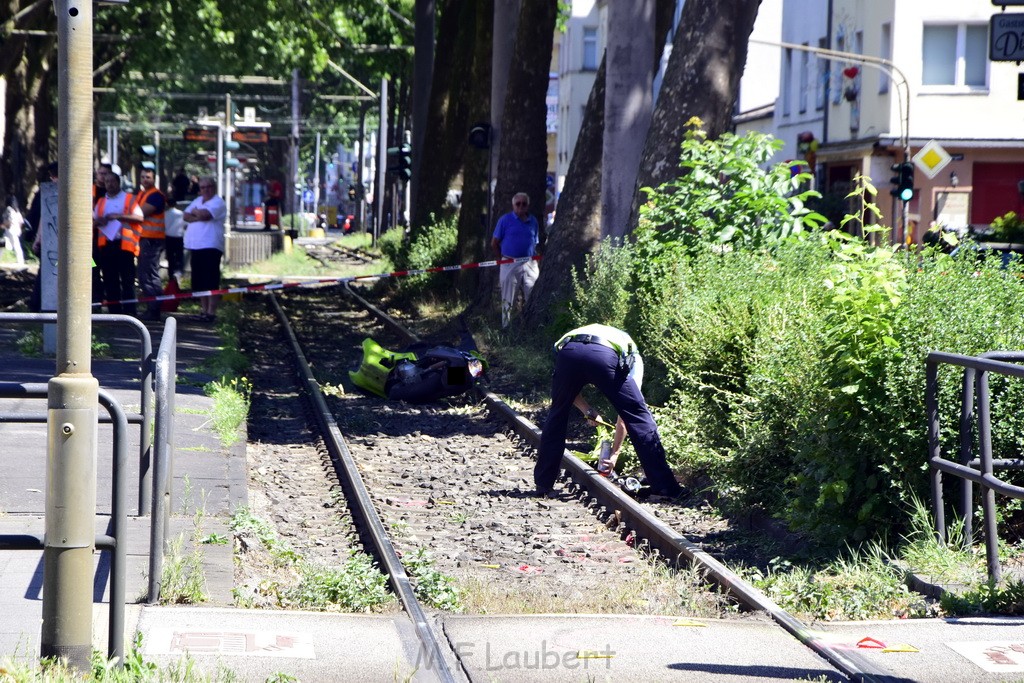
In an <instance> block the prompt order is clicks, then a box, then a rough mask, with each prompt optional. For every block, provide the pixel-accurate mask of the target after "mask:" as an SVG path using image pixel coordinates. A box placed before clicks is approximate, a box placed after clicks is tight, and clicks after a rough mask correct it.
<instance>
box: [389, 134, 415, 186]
mask: <svg viewBox="0 0 1024 683" xmlns="http://www.w3.org/2000/svg"><path fill="white" fill-rule="evenodd" d="M388 171H390V172H392V173H395V174H396V175H398V177H399V178H401V179H402V180H409V179H410V178H412V146H410V145H409V144H408V143H403V144H402V145H401V146H400V147H388Z"/></svg>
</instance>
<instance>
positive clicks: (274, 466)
mask: <svg viewBox="0 0 1024 683" xmlns="http://www.w3.org/2000/svg"><path fill="white" fill-rule="evenodd" d="M262 299H263V297H259V298H253V299H249V300H247V306H246V316H245V317H246V320H245V324H244V325H241V326H240V327H241V329H240V336H241V339H240V345H241V348H242V351H243V352H244V353H245V354H246V356H247V357H248V358H249V361H250V369H249V373H248V376H249V378H250V380H251V381H252V384H253V387H254V390H253V393H252V404H251V408H250V412H249V419H248V425H247V427H248V443H247V447H246V459H247V464H248V470H249V507H250V510H251V511H252V513H253V514H254V515H255V516H257V517H259V518H260V519H263V520H264V521H267V522H269V523H270V524H271V526H272V527H273V528H274V530H275V532H276V534H277V537H278V538H279V539H280V540H282V541H284V542H286V543H287V544H288V545H289V546H290V547H291V548H292V549H293V550H295V551H296V552H297V553H298V554H299V555H301V556H302V557H303V558H304V559H306V560H307V561H309V562H313V563H316V564H320V565H323V566H327V567H333V566H337V565H339V564H340V563H341V562H343V561H344V560H345V559H346V558H347V557H348V555H349V553H350V552H351V551H353V550H361V549H362V547H363V546H362V544H361V543H360V541H359V539H358V537H357V529H356V525H355V523H354V521H353V519H352V517H351V515H350V514H349V510H348V507H347V505H346V502H345V499H344V496H343V495H342V493H341V489H340V486H339V484H338V477H337V474H336V473H335V471H334V463H333V461H332V459H331V456H330V453H329V452H328V451H327V448H326V446H325V445H324V442H323V440H322V439H321V438H320V436H319V434H318V433H317V432H316V430H315V427H314V426H313V425H315V424H316V423H315V422H314V420H313V416H312V414H311V413H310V410H311V408H310V405H309V403H308V400H307V399H306V398H305V397H304V396H303V395H302V393H301V389H300V387H299V384H298V381H297V380H296V376H295V371H294V369H293V366H292V360H291V358H290V355H289V354H287V353H283V350H284V349H286V348H287V346H286V341H285V340H284V338H283V336H282V335H281V330H280V326H279V325H278V323H277V320H276V319H275V318H274V316H273V314H272V313H271V312H270V311H269V310H267V308H266V306H265V305H264V304H265V301H263V300H262ZM236 557H237V558H238V560H239V561H238V562H237V563H236V568H235V584H236V586H237V587H238V588H239V590H240V592H241V593H242V594H243V595H245V596H247V598H248V599H250V600H252V601H253V602H254V603H255V604H258V605H260V604H262V605H264V606H269V601H268V600H267V599H266V598H264V597H261V591H260V590H259V587H260V584H261V583H263V582H265V581H267V580H271V581H284V582H291V580H294V578H295V577H294V576H282V573H284V574H287V572H282V569H281V567H280V563H278V562H275V561H274V558H273V557H271V555H270V554H269V553H268V552H266V550H265V549H264V548H263V547H262V546H261V545H260V544H259V543H258V542H256V540H255V538H253V537H251V536H249V535H242V536H240V538H239V542H238V544H237V546H236Z"/></svg>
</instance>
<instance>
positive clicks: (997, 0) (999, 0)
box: [992, 0, 1024, 7]
mask: <svg viewBox="0 0 1024 683" xmlns="http://www.w3.org/2000/svg"><path fill="white" fill-rule="evenodd" d="M992 4H993V5H999V6H1000V7H1006V6H1007V5H1024V0H992Z"/></svg>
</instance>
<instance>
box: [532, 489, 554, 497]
mask: <svg viewBox="0 0 1024 683" xmlns="http://www.w3.org/2000/svg"><path fill="white" fill-rule="evenodd" d="M536 495H537V497H538V498H558V492H557V491H555V490H554V489H537V491H536Z"/></svg>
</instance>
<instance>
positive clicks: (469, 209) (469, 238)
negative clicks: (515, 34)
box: [458, 0, 493, 295]
mask: <svg viewBox="0 0 1024 683" xmlns="http://www.w3.org/2000/svg"><path fill="white" fill-rule="evenodd" d="M471 4H473V5H474V6H475V7H476V9H477V13H476V24H475V26H474V27H473V29H474V32H475V36H476V41H475V45H474V50H473V56H472V70H471V71H470V74H469V81H470V83H471V84H472V88H470V90H469V92H468V93H467V98H466V104H467V105H468V109H469V125H471V126H472V125H473V124H474V123H476V122H485V121H487V120H488V118H489V117H490V111H491V36H492V29H493V22H492V20H491V15H492V13H493V0H478V1H474V2H472V3H471ZM467 134H468V131H467ZM465 140H466V138H465V137H464V138H463V139H462V140H459V141H458V143H459V144H462V145H465ZM489 181H490V149H477V148H475V147H473V148H470V149H467V150H466V154H465V157H464V160H463V165H462V203H461V207H460V210H459V227H458V230H459V247H458V249H459V252H458V253H459V262H460V263H475V262H477V261H480V260H482V259H483V258H485V257H486V258H490V257H489V256H487V254H488V250H487V243H488V241H489V240H490V225H489V221H488V220H487V210H488V200H489V198H490V187H489V186H488V183H489ZM458 283H459V291H460V292H461V293H462V294H464V295H465V294H468V293H472V292H476V291H477V288H478V287H479V285H480V271H479V270H477V269H473V270H463V271H460V272H459V278H458Z"/></svg>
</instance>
